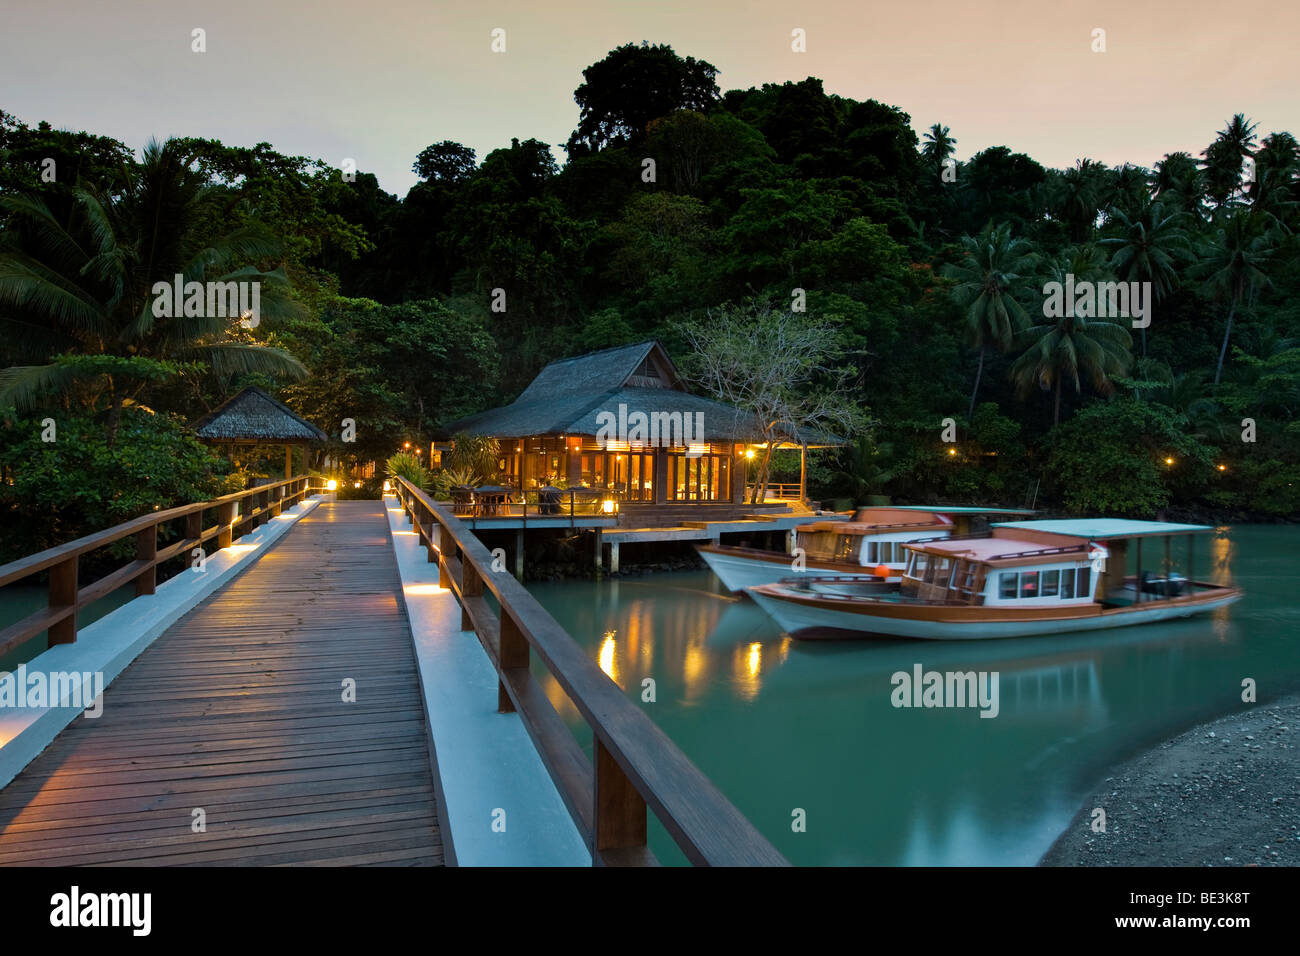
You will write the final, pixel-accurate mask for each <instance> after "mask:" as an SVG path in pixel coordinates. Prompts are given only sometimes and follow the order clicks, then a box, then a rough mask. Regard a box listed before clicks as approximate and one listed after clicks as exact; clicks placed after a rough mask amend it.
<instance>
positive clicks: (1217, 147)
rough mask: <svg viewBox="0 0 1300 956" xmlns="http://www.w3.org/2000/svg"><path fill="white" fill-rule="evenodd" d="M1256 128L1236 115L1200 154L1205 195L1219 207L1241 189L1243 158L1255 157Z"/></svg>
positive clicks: (1239, 114)
mask: <svg viewBox="0 0 1300 956" xmlns="http://www.w3.org/2000/svg"><path fill="white" fill-rule="evenodd" d="M1255 125H1256V124H1254V123H1252V122H1250V121H1249V120H1247V119H1246V116H1245V114H1244V113H1238V114H1236V115H1235V116H1233V117H1232V119H1231V120H1229V121H1228V125H1227V126H1226V127H1224V128H1223V129H1222V130H1220V131H1219V134H1218V136H1216V137H1215V139H1214V142H1213V143H1211V144H1210V145H1209V146H1207V147H1206V148H1205V149H1204V150H1203V151H1202V153H1201V155H1202V156H1204V157H1205V158H1204V159H1203V160H1202V161H1201V165H1202V166H1203V167H1204V169H1205V186H1206V193H1207V194H1208V195H1209V197H1210V199H1211V200H1212V201H1213V202H1214V204H1215V205H1216V206H1225V205H1227V204H1228V203H1229V202H1231V201H1232V200H1233V199H1234V198H1235V197H1236V196H1237V194H1238V192H1239V191H1240V190H1241V166H1242V159H1243V158H1244V157H1246V156H1254V155H1255V149H1254V147H1255Z"/></svg>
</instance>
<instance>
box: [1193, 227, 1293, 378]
mask: <svg viewBox="0 0 1300 956" xmlns="http://www.w3.org/2000/svg"><path fill="white" fill-rule="evenodd" d="M1273 222H1274V220H1273V218H1272V217H1271V216H1269V215H1267V214H1266V213H1258V212H1255V211H1254V210H1250V209H1242V210H1236V211H1234V212H1230V213H1227V214H1225V215H1223V216H1221V217H1220V218H1219V222H1218V225H1217V228H1216V229H1215V231H1214V236H1213V238H1212V239H1211V240H1210V243H1209V245H1208V247H1207V249H1206V251H1205V257H1204V259H1203V261H1202V267H1201V273H1202V275H1204V277H1205V281H1206V286H1207V287H1208V288H1209V289H1210V291H1212V292H1213V293H1214V294H1216V295H1217V296H1218V297H1219V298H1220V299H1222V300H1223V301H1225V302H1226V303H1227V306H1228V318H1227V321H1226V322H1225V323H1224V328H1223V345H1222V346H1221V347H1220V348H1219V361H1218V364H1217V365H1216V366H1215V368H1214V384H1215V385H1218V384H1219V379H1220V378H1221V377H1222V375H1223V358H1224V356H1225V355H1227V354H1228V340H1229V339H1230V338H1231V337H1232V321H1233V319H1234V318H1235V317H1236V314H1237V309H1238V307H1240V306H1241V305H1242V304H1243V303H1244V304H1246V305H1249V304H1250V303H1251V302H1252V301H1254V297H1255V293H1256V292H1257V291H1258V290H1259V289H1261V288H1263V287H1264V286H1268V285H1271V283H1270V281H1269V278H1268V276H1267V275H1266V274H1265V272H1264V269H1265V267H1266V266H1267V265H1268V261H1269V258H1270V257H1271V256H1272V254H1273V248H1274V244H1275V238H1274V234H1273V229H1272V228H1271V227H1272V225H1273Z"/></svg>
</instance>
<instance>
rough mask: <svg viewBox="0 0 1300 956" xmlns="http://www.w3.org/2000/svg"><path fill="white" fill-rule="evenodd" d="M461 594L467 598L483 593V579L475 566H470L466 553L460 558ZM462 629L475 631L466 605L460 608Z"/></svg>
mask: <svg viewBox="0 0 1300 956" xmlns="http://www.w3.org/2000/svg"><path fill="white" fill-rule="evenodd" d="M460 593H461V596H462V597H465V598H471V597H479V596H480V595H481V594H482V593H483V579H482V578H480V577H479V576H478V572H477V571H476V570H474V565H472V564H470V561H469V555H467V554H465V553H464V552H462V553H461V556H460ZM460 629H461V630H462V631H472V630H474V622H473V621H472V620H470V616H469V611H467V610H466V609H465V605H464V604H462V605H461V608H460Z"/></svg>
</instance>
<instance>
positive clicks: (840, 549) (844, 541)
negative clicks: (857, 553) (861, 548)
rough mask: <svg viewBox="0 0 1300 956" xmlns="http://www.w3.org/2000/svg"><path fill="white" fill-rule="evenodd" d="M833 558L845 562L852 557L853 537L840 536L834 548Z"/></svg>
mask: <svg viewBox="0 0 1300 956" xmlns="http://www.w3.org/2000/svg"><path fill="white" fill-rule="evenodd" d="M835 557H836V559H837V560H840V561H847V560H849V559H850V558H852V557H853V535H848V534H842V535H840V538H839V542H838V544H837V546H836V548H835Z"/></svg>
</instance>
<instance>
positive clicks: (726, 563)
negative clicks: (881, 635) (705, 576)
mask: <svg viewBox="0 0 1300 956" xmlns="http://www.w3.org/2000/svg"><path fill="white" fill-rule="evenodd" d="M699 555H700V557H701V558H703V559H704V563H705V564H707V565H708V566H709V569H710V570H711V571H713V573H714V574H716V575H717V576H718V580H719V581H721V582H722V585H723V587H725V588H726V589H727V590H729V591H733V592H737V593H748V590H749V588H752V587H757V586H758V585H760V584H776V583H777V582H778V581H780V580H782V579H783V578H791V577H795V576H797V575H798V574H800V573H801V572H799V571H797V570H795V569H794V567H793V561H794V559H793V557H791V558H790V559H789V560H786V561H764V560H762V559H759V558H750V557H745V556H743V555H737V554H727V553H725V552H718V551H705V550H703V549H700V551H699ZM894 570H895V571H896V572H897V573H896V574H895V575H894V576H893V577H891V578H889V582H890V583H891V584H897V583H898V582H899V580H901V578H900V577H899V575H900V574H901V573H902V568H895V569H894ZM802 573H806V574H808V575H809V576H810V577H823V578H824V577H843V578H849V577H854V576H861V575H863V574H870V573H871V569H869V568H855V569H854V570H851V571H849V570H840V569H837V568H825V567H818V566H817V563H816V562H815V561H810V562H808V565H807V568H806V569H805V571H804V572H802Z"/></svg>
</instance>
